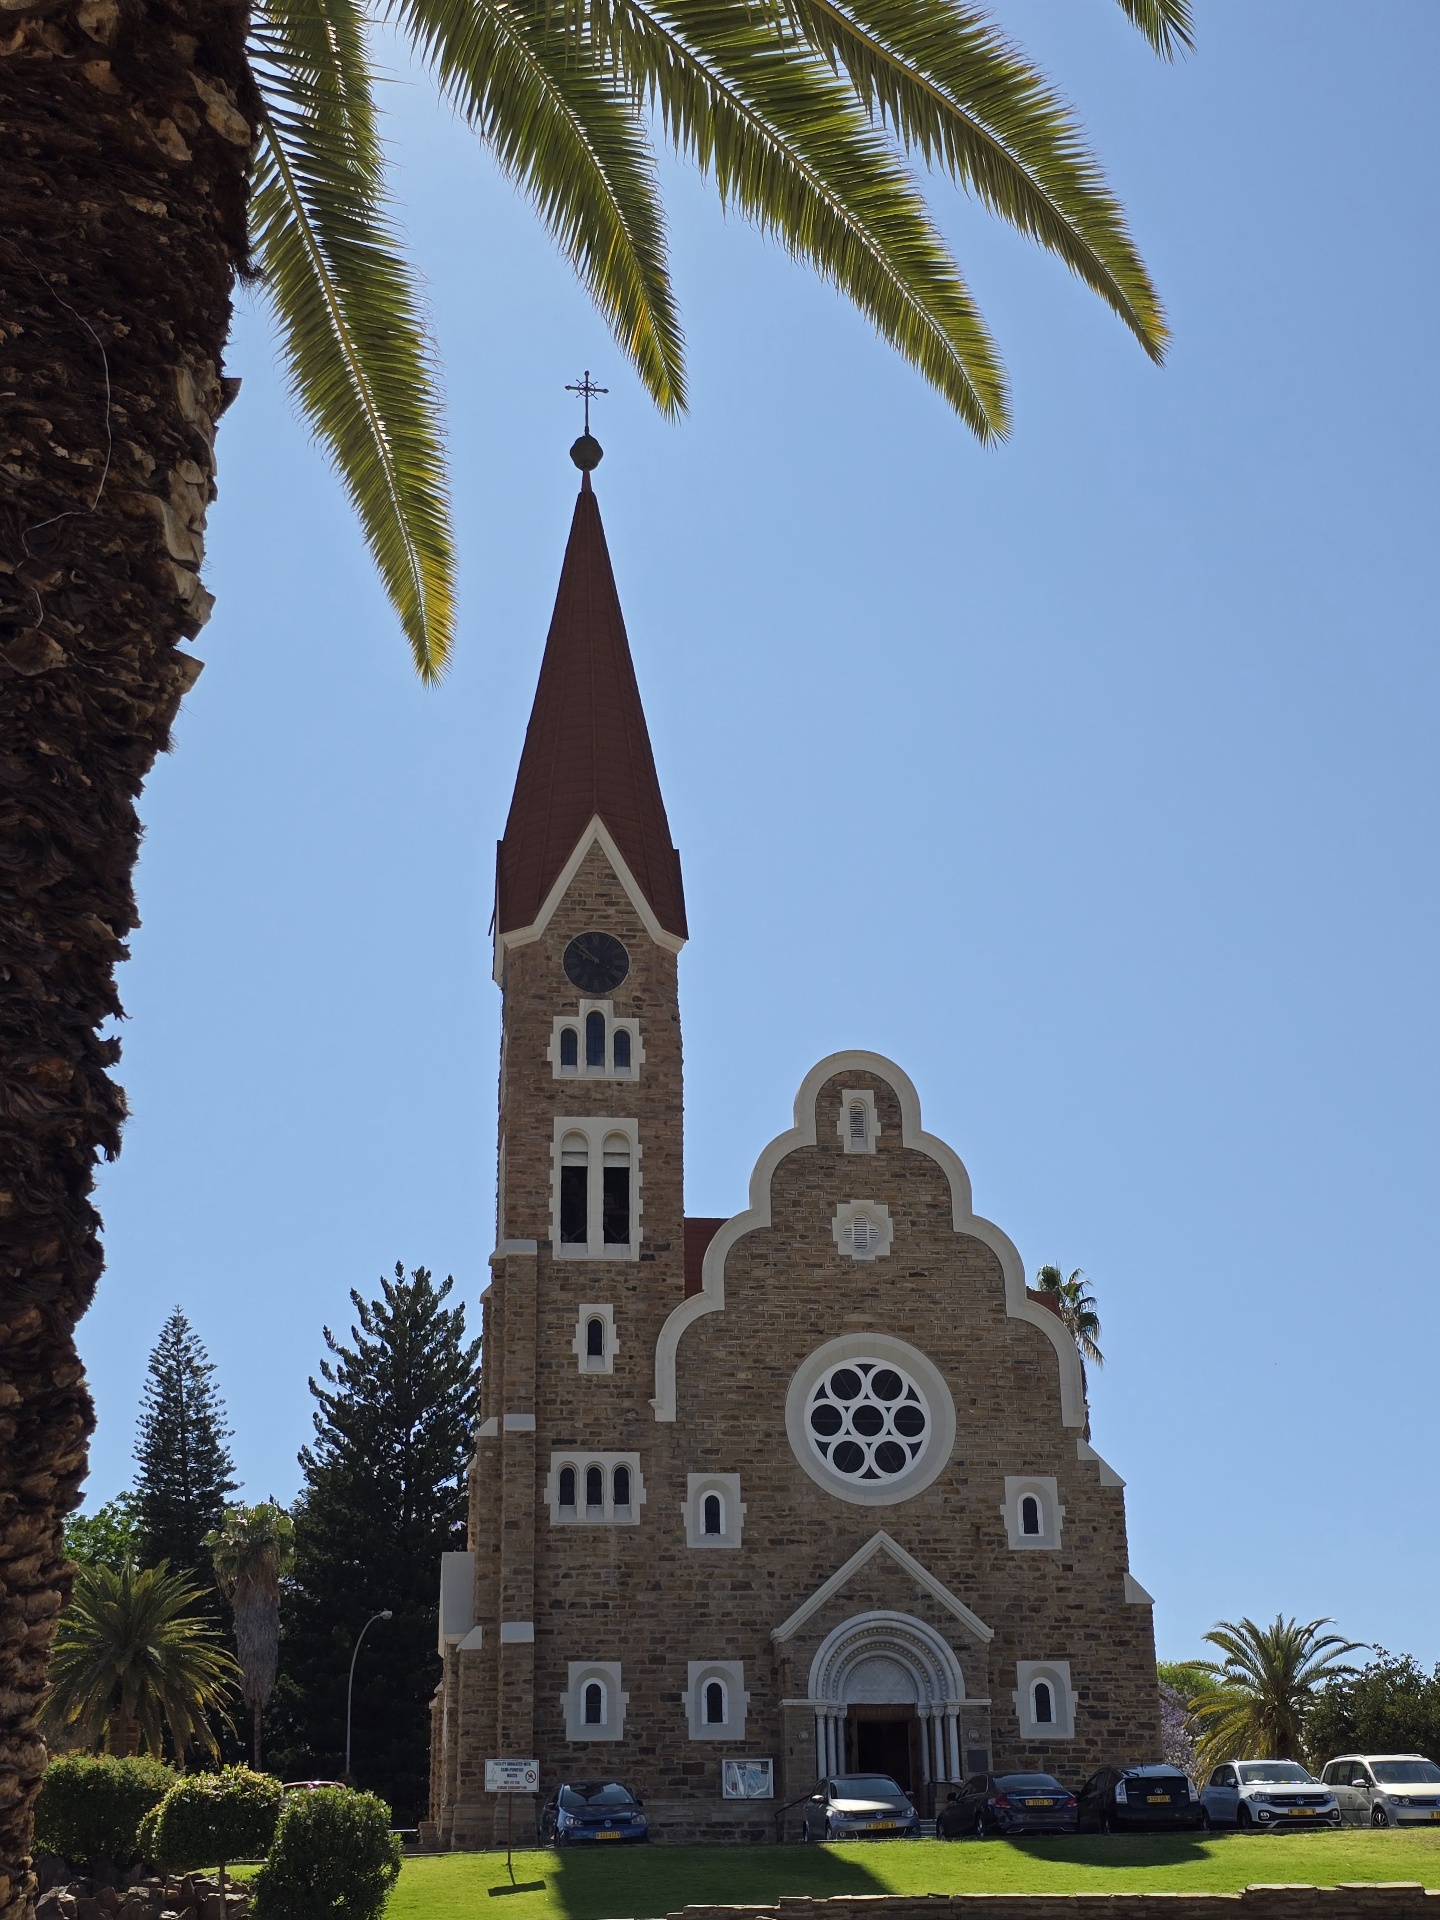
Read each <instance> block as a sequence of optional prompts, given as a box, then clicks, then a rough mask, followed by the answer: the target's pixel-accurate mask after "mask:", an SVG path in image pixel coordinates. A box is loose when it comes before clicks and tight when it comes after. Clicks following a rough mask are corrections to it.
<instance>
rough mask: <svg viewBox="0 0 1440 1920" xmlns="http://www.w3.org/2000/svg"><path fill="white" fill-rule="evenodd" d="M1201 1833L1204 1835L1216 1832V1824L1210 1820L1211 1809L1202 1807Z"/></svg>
mask: <svg viewBox="0 0 1440 1920" xmlns="http://www.w3.org/2000/svg"><path fill="white" fill-rule="evenodd" d="M1200 1831H1201V1832H1202V1833H1213V1832H1214V1831H1215V1822H1214V1821H1213V1820H1212V1819H1211V1818H1210V1809H1209V1808H1208V1807H1202V1808H1201V1809H1200Z"/></svg>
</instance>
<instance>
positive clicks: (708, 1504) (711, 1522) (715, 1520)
mask: <svg viewBox="0 0 1440 1920" xmlns="http://www.w3.org/2000/svg"><path fill="white" fill-rule="evenodd" d="M720 1519H721V1515H720V1496H719V1494H718V1493H707V1494H706V1496H705V1531H706V1533H723V1532H724V1531H725V1529H724V1528H723V1527H722V1526H721V1524H720Z"/></svg>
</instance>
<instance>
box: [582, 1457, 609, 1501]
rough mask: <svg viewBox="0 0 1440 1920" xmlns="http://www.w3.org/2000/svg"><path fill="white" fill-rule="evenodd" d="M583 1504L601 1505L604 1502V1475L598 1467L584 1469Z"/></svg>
mask: <svg viewBox="0 0 1440 1920" xmlns="http://www.w3.org/2000/svg"><path fill="white" fill-rule="evenodd" d="M585 1504H586V1506H587V1507H603V1506H604V1504H605V1475H604V1474H603V1473H602V1472H601V1470H600V1468H599V1467H587V1468H586V1469H585Z"/></svg>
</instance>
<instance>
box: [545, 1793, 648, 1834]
mask: <svg viewBox="0 0 1440 1920" xmlns="http://www.w3.org/2000/svg"><path fill="white" fill-rule="evenodd" d="M649 1838H650V1826H649V1822H648V1821H647V1820H646V1818H645V1802H644V1801H643V1800H641V1799H638V1798H637V1797H636V1795H635V1794H633V1793H632V1792H631V1791H630V1789H629V1787H627V1786H622V1784H621V1783H620V1781H618V1780H568V1781H566V1782H565V1783H564V1785H563V1786H559V1787H557V1788H556V1789H555V1791H554V1793H552V1794H551V1796H550V1798H549V1799H548V1800H547V1801H546V1802H545V1805H544V1806H543V1807H542V1808H541V1809H540V1844H541V1846H542V1847H547V1846H548V1847H588V1846H598V1845H600V1844H602V1843H604V1842H606V1841H608V1842H610V1843H612V1844H615V1845H619V1846H624V1845H625V1844H626V1843H627V1842H628V1843H629V1844H630V1845H632V1846H633V1845H634V1844H635V1843H636V1842H637V1841H644V1840H648V1839H649Z"/></svg>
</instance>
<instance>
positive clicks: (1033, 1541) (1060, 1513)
mask: <svg viewBox="0 0 1440 1920" xmlns="http://www.w3.org/2000/svg"><path fill="white" fill-rule="evenodd" d="M1027 1495H1028V1496H1030V1497H1031V1498H1033V1499H1034V1501H1035V1504H1036V1506H1037V1507H1038V1508H1039V1510H1040V1512H1039V1520H1040V1531H1039V1533H1026V1532H1025V1530H1024V1528H1023V1527H1022V1526H1021V1524H1020V1521H1021V1513H1020V1503H1021V1501H1022V1500H1024V1499H1025V1498H1026V1497H1027ZM1000 1511H1001V1513H1002V1514H1003V1515H1004V1518H1005V1531H1006V1533H1007V1535H1008V1536H1009V1539H1010V1548H1011V1551H1012V1552H1013V1553H1035V1552H1041V1553H1044V1552H1055V1551H1057V1550H1058V1548H1059V1546H1060V1536H1061V1534H1062V1532H1063V1531H1064V1526H1065V1509H1064V1507H1062V1506H1061V1504H1060V1488H1059V1483H1058V1482H1057V1481H1056V1479H1055V1476H1054V1475H1053V1474H1046V1473H1031V1474H1012V1473H1007V1474H1006V1476H1005V1500H1004V1503H1003V1505H1002V1506H1001V1508H1000Z"/></svg>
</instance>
